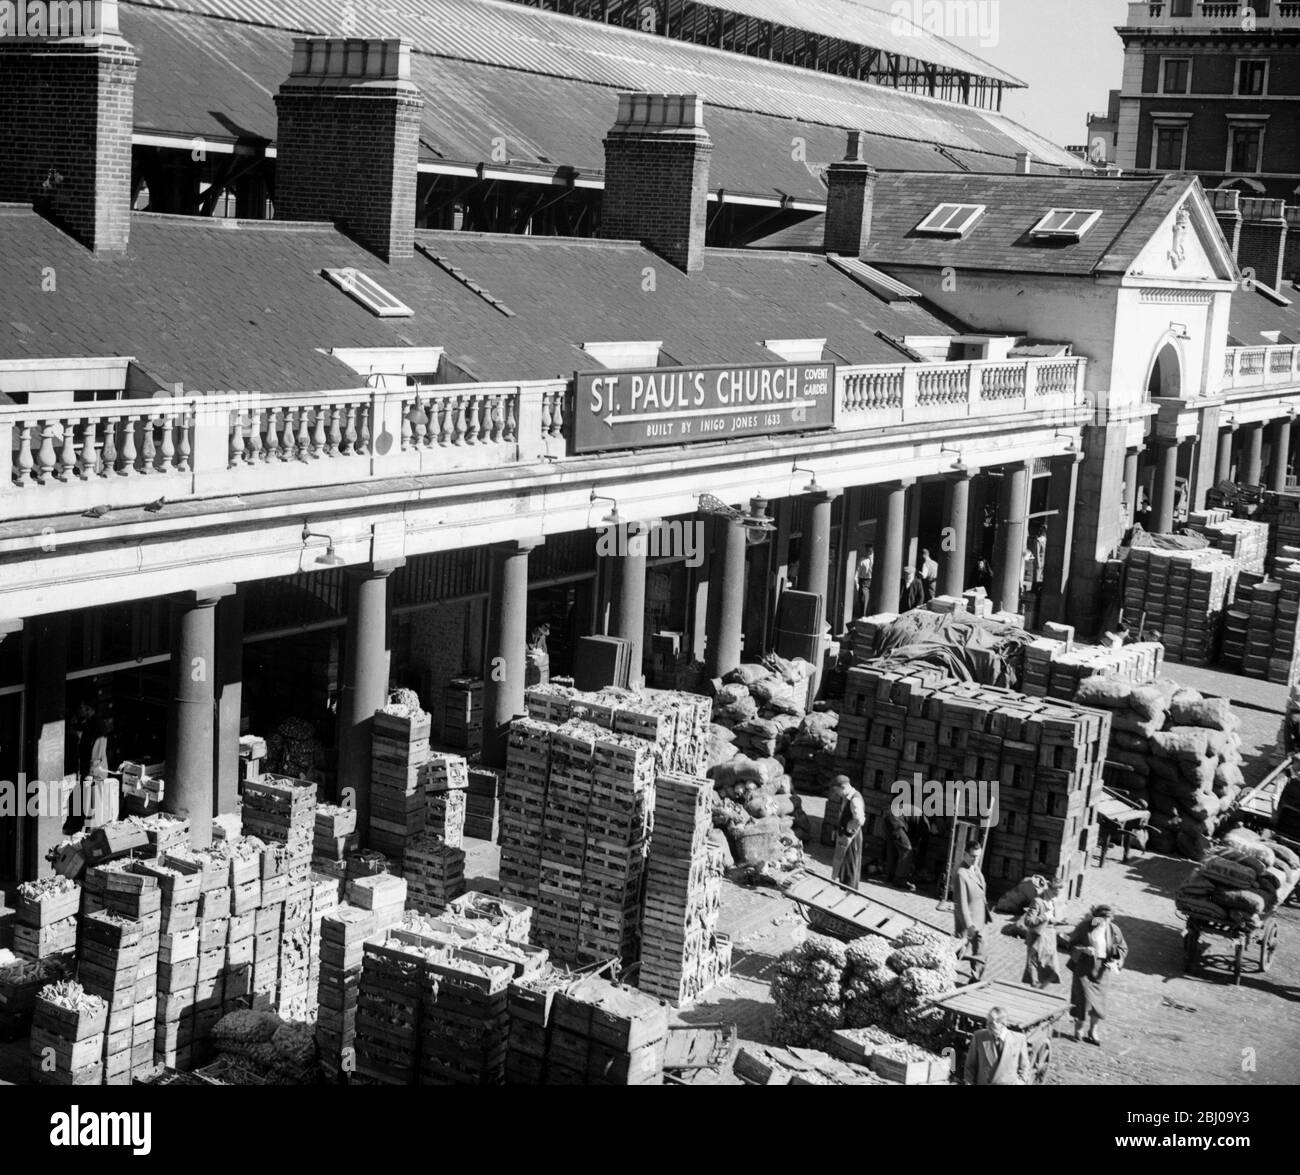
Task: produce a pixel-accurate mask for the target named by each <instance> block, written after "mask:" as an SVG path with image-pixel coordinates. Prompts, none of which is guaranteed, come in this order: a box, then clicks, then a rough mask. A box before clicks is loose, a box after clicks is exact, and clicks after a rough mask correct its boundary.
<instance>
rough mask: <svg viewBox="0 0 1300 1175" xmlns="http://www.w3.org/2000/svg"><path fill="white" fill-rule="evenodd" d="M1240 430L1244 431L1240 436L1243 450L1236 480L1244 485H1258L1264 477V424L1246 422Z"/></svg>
mask: <svg viewBox="0 0 1300 1175" xmlns="http://www.w3.org/2000/svg"><path fill="white" fill-rule="evenodd" d="M1242 431H1243V432H1244V433H1245V436H1244V437H1243V438H1242V443H1243V445H1244V450H1243V452H1242V456H1241V468H1240V470H1239V476H1238V478H1237V480H1238V481H1240V482H1242V483H1243V484H1244V485H1249V486H1254V485H1259V484H1260V482H1261V481H1262V480H1263V477H1264V425H1263V424H1262V423H1256V424H1247V425H1244V426H1243V428H1242Z"/></svg>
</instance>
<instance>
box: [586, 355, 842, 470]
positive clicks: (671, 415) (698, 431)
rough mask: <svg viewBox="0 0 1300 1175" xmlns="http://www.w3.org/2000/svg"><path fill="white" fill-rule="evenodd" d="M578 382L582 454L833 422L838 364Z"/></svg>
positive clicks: (652, 373) (628, 374)
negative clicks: (836, 366)
mask: <svg viewBox="0 0 1300 1175" xmlns="http://www.w3.org/2000/svg"><path fill="white" fill-rule="evenodd" d="M574 387H575V389H576V399H575V402H574V418H575V420H574V451H575V452H577V453H599V452H603V451H605V450H609V449H640V448H645V447H649V446H654V445H689V444H692V443H694V442H696V441H721V440H726V439H727V438H728V437H765V436H771V435H772V434H773V433H782V432H803V431H805V430H808V429H817V428H830V427H832V426H833V425H834V423H835V365H834V364H833V363H787V364H771V365H758V366H743V367H652V368H648V369H646V370H642V371H608V370H606V371H599V372H592V371H587V372H582V371H580V372H578V373H576V374H575V376H574Z"/></svg>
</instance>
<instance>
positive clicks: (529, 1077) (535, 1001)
mask: <svg viewBox="0 0 1300 1175" xmlns="http://www.w3.org/2000/svg"><path fill="white" fill-rule="evenodd" d="M570 982H571V979H570V977H569V975H568V974H567V972H564V971H560V970H557V969H556V968H554V967H550V966H547V967H544V968H542V969H540V970H537V971H534V972H532V973H530V974H527V975H521V976H518V977H516V978H515V979H513V980H512V981H511V983H510V989H509V992H508V994H507V997H506V1010H507V1012H508V1013H509V1016H510V1038H509V1041H508V1044H507V1049H506V1073H505V1076H506V1084H507V1085H545V1084H546V1068H547V1066H546V1058H547V1055H548V1053H549V1052H550V1040H551V1011H552V1009H553V1008H554V1006H555V996H556V993H557V992H559V991H561V990H563V989H564V988H565V987H567V986H568V984H569V983H570Z"/></svg>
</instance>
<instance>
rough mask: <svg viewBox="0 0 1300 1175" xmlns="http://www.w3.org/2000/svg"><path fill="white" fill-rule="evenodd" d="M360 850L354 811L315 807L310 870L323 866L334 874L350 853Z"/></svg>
mask: <svg viewBox="0 0 1300 1175" xmlns="http://www.w3.org/2000/svg"><path fill="white" fill-rule="evenodd" d="M360 847H361V837H360V835H359V834H358V832H357V810H356V809H355V808H344V807H340V806H339V805H337V804H317V805H316V817H315V823H314V825H313V829H312V867H313V868H316V869H319V868H320V866H322V865H325V866H328V867H329V868H330V872H331V873H332V874H333V873H335V872H336V871H337V868H338V866H339V865H340V864H341V863H342V862H343V861H345V860H346V859H347V856H348V854H349V853H353V852H356V850H357V849H359V848H360Z"/></svg>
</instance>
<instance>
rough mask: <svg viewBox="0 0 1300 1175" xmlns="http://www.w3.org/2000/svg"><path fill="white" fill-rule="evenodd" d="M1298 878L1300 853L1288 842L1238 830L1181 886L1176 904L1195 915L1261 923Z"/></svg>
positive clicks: (1241, 922)
mask: <svg viewBox="0 0 1300 1175" xmlns="http://www.w3.org/2000/svg"><path fill="white" fill-rule="evenodd" d="M1297 881H1300V857H1297V856H1296V854H1295V853H1294V852H1292V851H1291V850H1290V849H1289V848H1287V847H1286V845H1280V844H1277V843H1276V842H1274V841H1266V840H1264V839H1263V838H1262V837H1261V836H1260V835H1259V833H1257V832H1252V831H1251V830H1250V829H1248V828H1234V829H1233V830H1232V831H1231V832H1229V833H1228V834H1227V835H1226V836H1225V837H1224V838H1223V842H1222V843H1221V844H1219V845H1216V846H1215V847H1214V850H1213V851H1212V852H1211V853H1210V854H1209V855H1208V856H1207V857H1206V858H1205V860H1204V862H1202V864H1201V865H1200V866H1199V867H1198V868H1197V869H1196V871H1195V872H1194V873H1193V874H1192V875H1191V876H1190V877H1189V878H1188V879H1187V880H1186V881H1185V882H1183V884H1182V886H1180V887H1179V890H1178V893H1177V894H1176V895H1175V897H1174V903H1175V905H1176V906H1177V908H1178V910H1179V911H1180V912H1181V913H1183V914H1194V915H1198V916H1200V917H1202V918H1208V919H1212V920H1213V921H1216V922H1228V923H1231V924H1233V925H1236V926H1241V927H1247V926H1259V925H1260V924H1261V923H1262V922H1263V920H1264V918H1266V917H1267V916H1268V915H1269V914H1270V913H1272V911H1273V910H1274V909H1276V907H1277V906H1278V905H1279V904H1280V903H1282V902H1284V901H1286V899H1287V897H1288V896H1289V895H1290V893H1291V891H1292V890H1293V889H1295V886H1296V882H1297Z"/></svg>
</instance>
